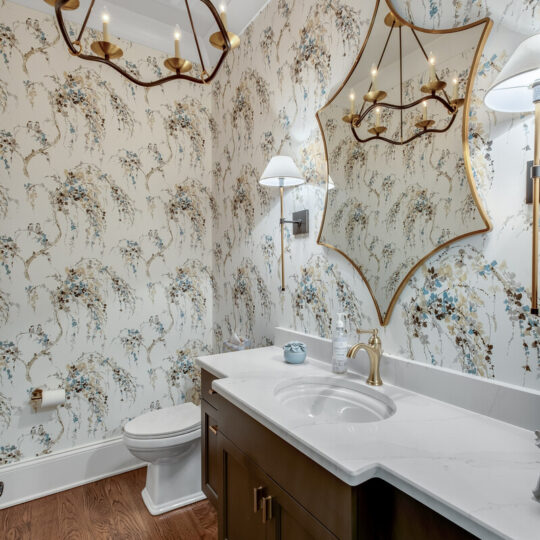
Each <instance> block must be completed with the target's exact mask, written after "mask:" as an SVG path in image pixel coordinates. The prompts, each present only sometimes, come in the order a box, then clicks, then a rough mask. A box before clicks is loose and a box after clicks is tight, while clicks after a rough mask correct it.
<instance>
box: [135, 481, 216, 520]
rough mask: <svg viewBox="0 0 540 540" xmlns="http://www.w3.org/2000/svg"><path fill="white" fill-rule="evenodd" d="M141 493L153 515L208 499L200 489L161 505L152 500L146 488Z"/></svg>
mask: <svg viewBox="0 0 540 540" xmlns="http://www.w3.org/2000/svg"><path fill="white" fill-rule="evenodd" d="M141 495H142V498H143V501H144V504H145V505H146V508H147V509H148V511H149V512H150V514H152V515H153V516H159V515H160V514H164V513H165V512H170V511H171V510H176V509H177V508H182V506H187V505H188V504H193V503H196V502H199V501H202V500H203V499H206V495H205V494H204V493H203V492H202V491H199V492H197V493H193V494H190V495H187V496H185V497H180V499H176V500H173V501H167V502H166V503H164V504H161V505H156V504H154V501H152V498H151V497H150V495H149V493H148V490H147V489H146V488H144V489H143V490H142V492H141Z"/></svg>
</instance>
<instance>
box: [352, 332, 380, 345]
mask: <svg viewBox="0 0 540 540" xmlns="http://www.w3.org/2000/svg"><path fill="white" fill-rule="evenodd" d="M356 333H357V334H371V337H370V338H369V340H368V344H369V345H371V346H372V347H373V346H376V345H378V346H380V345H381V338H380V337H379V330H378V329H377V328H372V329H371V330H362V329H360V328H357V329H356Z"/></svg>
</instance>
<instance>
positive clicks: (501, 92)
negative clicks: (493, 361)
mask: <svg viewBox="0 0 540 540" xmlns="http://www.w3.org/2000/svg"><path fill="white" fill-rule="evenodd" d="M484 103H485V104H486V105H487V106H488V107H489V108H490V109H493V110H494V111H500V112H510V113H521V112H532V111H534V112H535V117H534V118H535V121H534V162H533V164H532V166H530V167H528V168H527V184H530V183H531V182H532V205H533V227H532V231H533V232H532V234H533V236H532V291H531V295H532V305H531V314H532V315H538V203H539V198H540V34H537V35H536V36H532V37H530V38H528V39H526V40H525V41H523V42H522V43H521V45H519V47H518V48H517V49H516V50H515V51H514V54H512V56H511V57H510V59H509V60H508V62H507V63H506V65H505V66H504V68H503V69H502V71H501V72H500V73H499V75H498V77H497V78H496V79H495V82H494V84H493V86H492V87H491V88H490V89H489V90H488V92H487V94H486V97H485V98H484Z"/></svg>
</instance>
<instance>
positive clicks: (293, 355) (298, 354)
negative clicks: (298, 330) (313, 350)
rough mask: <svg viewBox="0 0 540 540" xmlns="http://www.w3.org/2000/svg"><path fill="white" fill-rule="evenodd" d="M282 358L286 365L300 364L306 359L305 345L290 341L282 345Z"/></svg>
mask: <svg viewBox="0 0 540 540" xmlns="http://www.w3.org/2000/svg"><path fill="white" fill-rule="evenodd" d="M283 357H284V358H285V362H287V363H288V364H302V363H303V362H304V360H305V359H306V344H305V343H302V342H301V341H291V342H290V343H286V344H285V345H283Z"/></svg>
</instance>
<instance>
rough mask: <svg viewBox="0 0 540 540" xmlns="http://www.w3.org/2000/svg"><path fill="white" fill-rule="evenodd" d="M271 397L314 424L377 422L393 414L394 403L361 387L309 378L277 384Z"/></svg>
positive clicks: (354, 384) (362, 385)
mask: <svg viewBox="0 0 540 540" xmlns="http://www.w3.org/2000/svg"><path fill="white" fill-rule="evenodd" d="M274 396H275V397H276V399H277V400H278V401H279V402H280V403H281V404H282V405H285V406H286V407H288V408H289V409H290V410H291V411H295V412H296V413H300V414H302V415H305V416H306V418H310V419H312V420H315V421H316V422H317V423H326V424H337V423H345V422H347V423H349V422H352V423H363V422H379V421H381V420H385V419H386V418H389V417H390V416H392V415H393V414H394V413H395V412H396V406H395V403H394V402H393V401H392V400H391V399H390V398H389V397H388V396H386V395H384V394H382V393H381V392H378V391H376V390H374V389H373V388H370V387H369V386H366V385H365V384H364V383H359V382H355V381H350V380H347V379H339V378H329V377H311V378H305V379H295V380H292V381H287V382H284V383H281V384H279V385H278V386H277V387H276V389H275V390H274Z"/></svg>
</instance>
